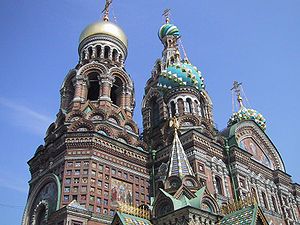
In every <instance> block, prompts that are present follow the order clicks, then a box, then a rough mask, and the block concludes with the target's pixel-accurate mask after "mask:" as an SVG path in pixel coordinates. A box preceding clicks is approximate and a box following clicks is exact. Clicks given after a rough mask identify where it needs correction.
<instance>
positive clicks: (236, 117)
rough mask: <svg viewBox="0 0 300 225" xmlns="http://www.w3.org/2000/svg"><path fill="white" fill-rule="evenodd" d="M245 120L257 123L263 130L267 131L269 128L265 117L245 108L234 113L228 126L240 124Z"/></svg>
mask: <svg viewBox="0 0 300 225" xmlns="http://www.w3.org/2000/svg"><path fill="white" fill-rule="evenodd" d="M244 120H252V121H254V122H256V123H257V125H258V126H260V128H261V129H262V130H266V128H267V126H266V119H265V118H264V117H263V115H262V114H260V113H259V112H257V111H256V110H254V109H247V108H246V107H244V106H242V107H241V108H240V110H239V111H238V112H236V113H234V114H233V115H232V116H231V117H230V119H229V121H228V125H229V126H231V125H233V124H235V123H238V122H240V121H244Z"/></svg>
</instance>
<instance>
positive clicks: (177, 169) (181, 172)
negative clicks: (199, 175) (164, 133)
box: [168, 117, 195, 178]
mask: <svg viewBox="0 0 300 225" xmlns="http://www.w3.org/2000/svg"><path fill="white" fill-rule="evenodd" d="M170 127H173V128H174V139H173V144H172V153H171V158H170V161H169V171H168V177H170V176H178V177H180V178H183V177H185V176H187V175H191V176H195V174H194V172H193V170H192V167H191V165H190V163H189V160H188V158H187V156H186V154H185V152H184V149H183V147H182V144H181V142H180V139H179V137H178V132H177V130H178V129H179V123H178V120H177V118H176V117H174V118H173V119H171V121H170Z"/></svg>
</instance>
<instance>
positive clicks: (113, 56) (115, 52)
mask: <svg viewBox="0 0 300 225" xmlns="http://www.w3.org/2000/svg"><path fill="white" fill-rule="evenodd" d="M117 56H118V52H117V50H116V49H114V50H113V52H112V59H113V61H117V59H118V57H117Z"/></svg>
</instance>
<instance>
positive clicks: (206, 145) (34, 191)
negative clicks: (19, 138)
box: [22, 1, 300, 225]
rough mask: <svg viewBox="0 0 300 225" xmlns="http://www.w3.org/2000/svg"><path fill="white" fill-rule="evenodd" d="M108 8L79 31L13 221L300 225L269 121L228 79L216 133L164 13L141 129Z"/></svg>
mask: <svg viewBox="0 0 300 225" xmlns="http://www.w3.org/2000/svg"><path fill="white" fill-rule="evenodd" d="M110 4H111V1H107V2H106V6H105V10H104V13H103V14H104V15H103V19H102V20H100V21H97V22H95V23H92V24H90V25H88V26H87V27H86V28H85V29H84V30H83V31H82V33H81V35H80V41H79V46H78V55H79V59H78V64H77V65H76V66H75V67H74V68H73V69H71V70H70V71H69V72H68V73H67V75H66V77H65V79H64V81H63V83H62V86H61V88H60V94H61V102H60V108H59V111H58V114H57V117H56V120H55V122H53V123H52V124H51V125H50V126H49V128H48V130H47V132H46V136H45V138H44V144H42V145H40V146H39V147H38V148H37V149H36V151H35V153H34V155H33V157H32V158H31V159H30V160H29V161H28V165H29V169H30V173H31V179H30V181H29V193H28V199H27V203H26V207H25V209H24V214H23V218H22V225H104V224H113V225H125V224H128V225H151V224H153V225H181V224H182V225H185V224H186V225H197V224H199V225H200V224H201V225H202V224H203V225H204V224H205V225H208V224H210V225H217V224H220V225H230V224H235V225H239V224H245V225H252V224H253V225H254V224H260V225H297V224H300V185H299V184H297V183H293V181H292V179H291V176H290V175H289V174H288V173H287V172H286V170H285V166H284V163H283V161H282V159H281V156H280V152H279V151H278V150H277V149H276V146H275V145H274V144H273V143H272V141H271V140H270V138H269V137H268V135H267V130H266V120H265V119H264V117H263V116H262V114H260V113H259V112H258V111H256V110H254V109H250V108H248V107H246V104H245V102H244V98H243V91H242V89H241V84H240V83H238V82H236V81H235V82H234V86H233V89H232V90H233V91H234V92H235V93H236V99H237V100H236V101H237V103H238V105H239V109H238V110H237V111H236V112H235V113H234V114H233V115H232V116H231V117H230V118H229V120H228V125H227V127H226V128H225V129H223V130H218V129H217V128H216V126H215V123H214V117H213V104H212V100H211V98H210V96H209V93H208V92H207V91H206V88H205V87H206V84H205V82H204V78H203V76H202V74H201V72H200V71H199V70H198V69H197V67H196V66H195V65H193V64H192V63H191V62H190V61H189V59H188V57H187V55H186V54H185V52H184V51H182V50H180V37H181V35H184V34H181V33H180V30H179V29H178V28H177V27H176V25H174V24H172V23H171V21H170V18H169V15H168V11H166V12H165V13H164V14H165V17H166V20H165V23H164V24H163V25H162V26H161V27H160V28H159V29H158V38H159V41H160V42H161V43H162V55H161V58H159V59H158V60H156V61H155V63H154V67H153V70H152V71H151V72H149V78H148V81H147V82H146V84H145V92H144V97H143V101H142V118H143V131H140V130H139V129H138V127H137V124H136V122H135V121H134V120H133V111H134V108H135V92H134V82H133V80H132V78H131V77H130V75H129V74H128V73H127V72H126V69H125V68H126V67H125V62H126V57H127V54H128V40H127V36H126V34H125V33H124V31H123V30H122V29H121V28H120V27H119V26H118V25H117V24H115V23H113V22H111V21H110V20H109V5H110ZM207 85H209V84H207ZM139 104H140V103H139Z"/></svg>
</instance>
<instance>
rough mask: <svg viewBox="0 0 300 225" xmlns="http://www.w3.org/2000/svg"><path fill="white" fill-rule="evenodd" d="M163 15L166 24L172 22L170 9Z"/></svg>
mask: <svg viewBox="0 0 300 225" xmlns="http://www.w3.org/2000/svg"><path fill="white" fill-rule="evenodd" d="M162 15H163V16H164V17H165V18H166V23H169V22H170V9H165V10H164V12H163V14H162Z"/></svg>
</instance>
